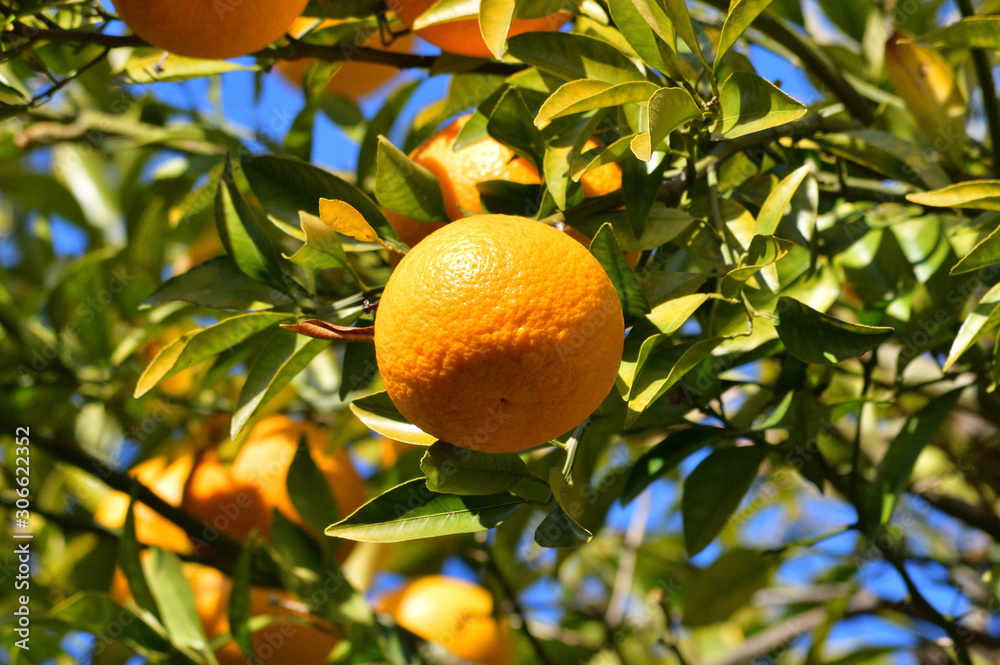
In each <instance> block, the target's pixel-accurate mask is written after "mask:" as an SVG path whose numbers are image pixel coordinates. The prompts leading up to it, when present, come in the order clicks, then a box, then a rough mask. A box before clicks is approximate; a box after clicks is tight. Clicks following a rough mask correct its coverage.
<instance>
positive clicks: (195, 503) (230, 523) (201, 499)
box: [181, 451, 271, 544]
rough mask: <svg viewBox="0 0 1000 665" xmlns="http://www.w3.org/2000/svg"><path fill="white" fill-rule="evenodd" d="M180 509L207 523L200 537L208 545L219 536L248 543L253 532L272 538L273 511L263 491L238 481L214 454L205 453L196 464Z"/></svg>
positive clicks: (186, 485)
mask: <svg viewBox="0 0 1000 665" xmlns="http://www.w3.org/2000/svg"><path fill="white" fill-rule="evenodd" d="M181 508H183V509H184V510H186V511H187V512H188V513H190V514H191V515H193V516H194V517H197V518H198V519H200V520H201V521H202V522H204V523H205V529H204V531H203V532H202V534H199V535H200V538H201V540H202V542H204V543H206V544H211V540H212V539H213V538H214V535H215V533H216V532H218V533H222V534H225V535H226V536H228V537H230V538H232V539H233V540H235V541H237V542H242V541H244V540H246V539H247V537H248V536H249V535H250V532H251V531H252V530H253V529H254V528H258V529H259V530H260V531H261V535H262V536H263V537H264V538H268V537H269V536H270V532H269V531H268V527H269V526H270V521H271V509H270V507H269V506H268V505H267V502H266V501H265V499H264V496H263V494H262V493H261V491H260V489H259V488H258V487H257V486H256V485H252V484H250V483H245V482H240V481H239V480H237V479H235V478H234V477H233V475H232V474H231V473H230V471H229V469H227V468H226V467H225V466H223V465H222V463H221V462H220V461H219V457H218V455H216V454H215V452H214V451H208V452H206V453H204V454H203V455H202V456H201V457H200V458H199V460H198V463H197V464H195V466H194V469H193V470H192V471H191V475H190V476H189V477H188V480H187V483H186V484H185V485H184V497H183V499H182V501H181Z"/></svg>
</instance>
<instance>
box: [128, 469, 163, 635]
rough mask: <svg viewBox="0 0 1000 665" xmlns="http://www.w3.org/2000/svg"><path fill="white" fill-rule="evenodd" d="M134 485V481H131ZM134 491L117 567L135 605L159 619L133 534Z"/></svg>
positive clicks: (137, 543) (139, 549)
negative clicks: (119, 568) (122, 574)
mask: <svg viewBox="0 0 1000 665" xmlns="http://www.w3.org/2000/svg"><path fill="white" fill-rule="evenodd" d="M132 482H133V483H135V482H136V481H134V480H133V481H132ZM135 505H136V501H135V491H134V488H133V492H132V496H131V497H130V498H129V503H128V510H127V512H126V513H125V524H124V527H123V529H122V537H121V539H120V540H119V541H118V565H119V566H120V567H121V569H122V572H123V573H124V574H125V579H126V581H128V587H129V590H130V591H131V592H132V598H134V599H135V602H136V604H137V605H138V606H139V607H141V608H142V609H144V610H146V611H147V612H150V613H152V615H153V616H154V617H157V618H159V616H160V613H159V610H158V609H157V607H156V599H155V598H153V592H152V591H150V590H149V582H148V581H147V580H146V574H145V573H144V572H143V570H142V559H141V557H140V553H141V547H140V545H139V541H138V538H137V537H136V533H135Z"/></svg>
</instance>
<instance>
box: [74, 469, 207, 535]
mask: <svg viewBox="0 0 1000 665" xmlns="http://www.w3.org/2000/svg"><path fill="white" fill-rule="evenodd" d="M193 465H194V457H193V456H192V455H184V456H183V457H180V458H178V459H176V460H174V461H169V460H167V459H166V458H165V457H154V458H152V459H149V460H146V461H145V462H143V463H142V464H139V465H138V466H136V467H135V469H133V470H132V471H130V472H129V475H131V476H134V477H135V478H137V479H138V480H139V482H141V483H142V484H143V485H145V486H147V487H148V488H149V489H151V490H153V492H154V493H156V495H157V496H159V497H160V498H161V499H163V500H164V501H166V502H167V503H169V504H170V505H171V506H175V507H179V506H180V505H181V499H182V497H183V494H184V483H185V481H186V480H187V477H188V474H189V473H190V471H191V467H192V466H193ZM128 503H129V497H128V495H127V494H124V493H122V492H109V493H108V494H107V495H106V496H105V497H104V498H103V499H101V502H100V503H99V504H98V506H97V510H96V511H95V512H94V521H95V522H97V523H98V524H100V525H101V526H104V527H107V528H109V529H120V528H121V527H122V526H124V524H125V515H126V513H127V512H128ZM135 532H136V538H137V540H138V541H139V542H140V543H143V544H145V545H155V546H157V547H162V548H163V549H166V550H171V551H173V552H178V553H180V554H189V553H190V552H191V543H190V542H189V540H188V537H187V534H186V533H185V531H184V530H183V529H182V528H180V527H179V526H177V525H176V524H174V523H173V522H171V521H170V520H168V519H167V518H165V517H163V516H162V515H160V514H159V513H158V512H156V511H155V510H153V509H152V508H150V507H149V506H147V505H146V504H144V503H137V504H136V506H135Z"/></svg>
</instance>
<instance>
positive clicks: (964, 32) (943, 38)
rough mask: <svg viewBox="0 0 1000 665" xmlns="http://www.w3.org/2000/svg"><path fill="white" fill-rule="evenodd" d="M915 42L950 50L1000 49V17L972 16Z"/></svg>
mask: <svg viewBox="0 0 1000 665" xmlns="http://www.w3.org/2000/svg"><path fill="white" fill-rule="evenodd" d="M913 41H916V42H920V43H922V44H931V45H933V46H947V47H949V48H981V49H991V50H997V49H1000V16H970V17H968V18H963V19H962V20H961V21H958V22H957V23H952V24H951V25H947V26H945V27H943V28H940V29H938V30H934V31H933V32H928V33H927V34H926V35H921V36H920V37H917V38H916V39H914V40H913Z"/></svg>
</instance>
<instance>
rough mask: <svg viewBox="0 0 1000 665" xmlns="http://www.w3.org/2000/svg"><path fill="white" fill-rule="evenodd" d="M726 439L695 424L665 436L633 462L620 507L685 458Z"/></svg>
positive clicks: (717, 430) (718, 433)
mask: <svg viewBox="0 0 1000 665" xmlns="http://www.w3.org/2000/svg"><path fill="white" fill-rule="evenodd" d="M726 436H727V434H726V432H725V431H724V430H721V429H719V428H716V427H700V426H697V425H692V426H690V427H687V428H686V429H682V430H680V431H678V432H673V433H671V434H668V435H667V437H666V438H664V439H663V440H662V441H660V442H659V443H657V444H656V445H655V446H653V447H652V448H650V449H649V450H647V451H646V452H645V453H644V454H643V455H642V457H640V458H639V459H638V460H636V462H635V464H634V465H633V466H632V470H631V471H630V472H629V476H628V480H627V481H625V490H624V491H623V492H622V495H621V496H620V497H619V499H618V500H619V501H620V502H621V504H622V505H623V506H625V505H628V504H629V503H631V502H632V501H633V500H634V499H635V498H636V497H637V496H639V495H640V494H642V492H643V491H644V490H645V489H646V488H647V487H649V486H650V485H651V484H652V483H653V482H654V481H656V480H658V479H660V478H662V477H663V476H665V475H666V474H668V473H670V472H671V471H673V470H674V469H675V468H676V467H677V465H678V464H680V463H681V462H683V461H684V460H685V459H687V458H688V457H690V456H691V455H693V454H694V453H696V452H698V451H699V450H701V449H702V448H704V447H705V446H709V445H712V444H713V443H715V442H717V441H721V440H723V439H724V438H725V437H726Z"/></svg>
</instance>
